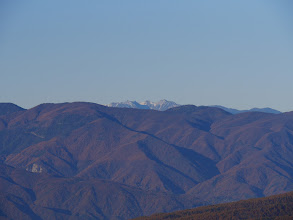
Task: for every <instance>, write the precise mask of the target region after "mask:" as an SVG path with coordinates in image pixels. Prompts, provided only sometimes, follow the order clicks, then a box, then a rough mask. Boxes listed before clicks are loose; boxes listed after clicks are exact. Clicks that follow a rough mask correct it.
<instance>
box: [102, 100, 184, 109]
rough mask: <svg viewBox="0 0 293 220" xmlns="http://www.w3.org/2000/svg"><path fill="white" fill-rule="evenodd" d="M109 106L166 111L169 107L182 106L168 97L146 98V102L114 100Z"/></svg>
mask: <svg viewBox="0 0 293 220" xmlns="http://www.w3.org/2000/svg"><path fill="white" fill-rule="evenodd" d="M108 106H109V107H118V108H138V109H153V110H158V111H165V110H167V109H169V108H174V107H177V106H180V105H179V104H177V103H175V102H173V101H168V100H166V99H163V100H160V101H158V102H152V101H150V100H146V101H144V102H140V103H138V102H137V101H128V100H127V101H125V102H112V103H111V104H109V105H108Z"/></svg>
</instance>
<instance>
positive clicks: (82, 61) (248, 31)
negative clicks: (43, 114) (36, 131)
mask: <svg viewBox="0 0 293 220" xmlns="http://www.w3.org/2000/svg"><path fill="white" fill-rule="evenodd" d="M292 11H293V1H292V0H229V1H228V0H221V1H219V0H176V1H175V0H123V1H122V0H119V1H118V0H117V1H112V0H104V1H102V0H84V1H82V0H49V1H40V0H25V1H23V0H0V74H1V75H0V76H1V86H0V102H13V103H15V104H18V105H20V106H22V107H25V108H30V107H33V106H35V105H38V104H40V103H45V102H72V101H88V102H95V103H100V104H108V103H110V102H116V101H126V100H137V101H144V100H152V101H158V100H160V99H167V100H172V101H175V102H177V103H179V104H195V105H224V106H226V107H233V108H238V109H247V108H252V107H272V108H275V109H278V110H281V111H291V110H293V101H292V98H293V13H292Z"/></svg>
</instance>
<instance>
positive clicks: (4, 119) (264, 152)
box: [0, 102, 293, 219]
mask: <svg viewBox="0 0 293 220" xmlns="http://www.w3.org/2000/svg"><path fill="white" fill-rule="evenodd" d="M0 109H1V104H0ZM292 135H293V113H292V112H289V113H282V114H269V113H260V112H247V113H241V114H237V115H232V114H230V113H228V112H226V111H224V110H222V109H219V108H216V107H205V106H200V107H197V106H192V105H188V106H179V107H176V108H172V109H168V110H167V111H155V110H143V109H128V108H110V107H106V106H102V105H98V104H93V103H82V102H78V103H62V104H42V105H39V106H36V107H34V108H32V109H28V110H24V109H19V110H18V111H13V112H5V113H4V114H2V115H1V116H0V153H1V157H0V159H1V163H2V165H1V166H2V170H3V172H2V173H1V179H0V183H1V186H2V188H1V194H2V196H1V204H0V215H2V216H6V217H8V218H22V219H25V218H30V217H34V218H45V219H46V218H48V219H50V217H51V218H58V217H60V218H77V219H78V218H99V219H127V218H133V217H137V216H142V215H150V214H152V213H156V212H170V211H174V210H179V209H186V208H192V207H196V206H200V205H206V204H215V203H221V202H229V201H236V200H240V199H247V198H254V197H263V196H269V195H274V194H278V193H282V192H287V191H291V190H293V179H292V177H293V163H292V162H291V158H293V136H292ZM47 216H49V217H47Z"/></svg>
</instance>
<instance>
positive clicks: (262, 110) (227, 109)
mask: <svg viewBox="0 0 293 220" xmlns="http://www.w3.org/2000/svg"><path fill="white" fill-rule="evenodd" d="M212 107H217V108H221V109H223V110H225V111H226V112H230V113H231V114H239V113H243V112H264V113H272V114H280V113H282V112H280V111H278V110H275V109H272V108H252V109H249V110H238V109H234V108H226V107H224V106H221V105H212Z"/></svg>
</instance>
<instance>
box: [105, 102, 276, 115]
mask: <svg viewBox="0 0 293 220" xmlns="http://www.w3.org/2000/svg"><path fill="white" fill-rule="evenodd" d="M107 106H109V107H118V108H137V109H153V110H158V111H165V110H167V109H170V108H174V107H177V106H180V105H179V104H177V103H175V102H173V101H167V100H165V99H163V100H161V101H159V102H151V101H145V102H140V103H139V102H137V101H125V102H113V103H111V104H109V105H107ZM211 107H217V108H221V109H223V110H225V111H226V112H229V113H231V114H239V113H243V112H265V113H272V114H280V113H281V112H280V111H278V110H275V109H272V108H252V109H249V110H238V109H234V108H227V107H224V106H221V105H212V106H211Z"/></svg>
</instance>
